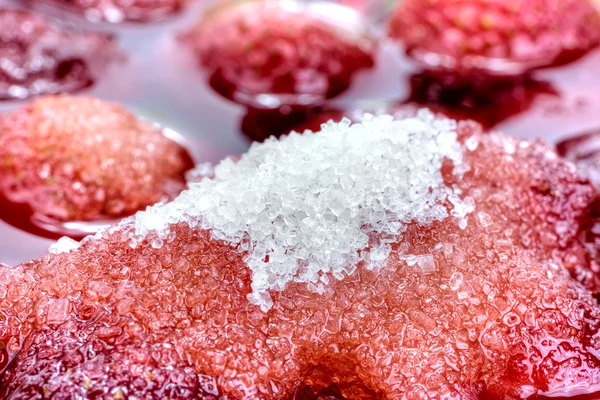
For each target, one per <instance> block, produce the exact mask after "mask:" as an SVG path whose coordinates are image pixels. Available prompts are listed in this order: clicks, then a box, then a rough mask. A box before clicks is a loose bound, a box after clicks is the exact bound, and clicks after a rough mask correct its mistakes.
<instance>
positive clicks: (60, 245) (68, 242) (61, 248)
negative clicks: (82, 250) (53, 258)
mask: <svg viewBox="0 0 600 400" xmlns="http://www.w3.org/2000/svg"><path fill="white" fill-rule="evenodd" d="M79 246H81V244H80V243H79V242H77V241H75V240H73V239H71V238H68V237H66V236H63V237H61V238H60V239H58V241H57V242H56V243H54V244H52V245H51V246H50V248H49V249H48V251H49V252H50V253H52V254H61V253H69V252H70V251H71V250H76V249H78V248H79Z"/></svg>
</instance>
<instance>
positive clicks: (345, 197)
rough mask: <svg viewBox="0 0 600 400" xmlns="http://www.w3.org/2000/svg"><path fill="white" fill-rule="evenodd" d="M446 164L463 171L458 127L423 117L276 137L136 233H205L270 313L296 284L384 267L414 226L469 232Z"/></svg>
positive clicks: (465, 205) (225, 165) (154, 211)
mask: <svg viewBox="0 0 600 400" xmlns="http://www.w3.org/2000/svg"><path fill="white" fill-rule="evenodd" d="M445 160H448V161H451V162H452V163H453V165H454V171H455V172H454V174H455V175H459V174H460V173H461V172H464V170H465V168H457V167H459V166H461V165H462V151H461V146H460V144H459V143H458V141H457V133H456V122H455V121H453V120H449V119H436V118H435V117H434V115H433V114H432V113H430V112H429V111H426V110H422V111H420V112H419V113H418V115H417V117H414V118H406V119H402V120H394V119H393V117H391V116H386V115H384V116H378V117H374V116H371V115H365V117H364V118H363V120H362V122H361V123H356V124H351V123H350V121H348V120H344V121H342V122H340V123H333V122H328V123H326V124H324V125H323V126H322V130H321V132H319V133H313V132H310V131H307V132H304V133H303V134H298V133H291V134H290V135H288V136H286V137H283V138H281V139H279V140H277V139H274V138H271V139H269V140H267V141H266V142H264V143H262V144H253V145H252V146H251V148H250V150H249V151H248V152H247V153H246V154H244V155H243V156H241V158H240V159H239V160H237V161H235V162H234V161H233V160H230V159H228V160H224V161H222V162H221V163H220V164H219V165H217V166H216V167H215V169H214V175H213V176H212V177H211V178H205V179H203V180H202V181H201V182H197V183H192V184H190V189H189V190H188V191H186V192H184V193H182V194H181V195H180V196H179V197H178V198H177V199H176V200H175V201H173V202H170V203H167V204H162V205H157V206H155V207H151V208H148V209H147V210H146V211H145V212H141V213H138V215H137V217H136V219H135V226H136V233H137V234H138V235H140V237H145V236H146V235H147V234H149V233H150V232H155V233H156V234H157V235H158V238H162V239H164V238H166V237H167V236H168V234H169V226H170V225H172V224H175V223H178V222H182V221H187V222H188V223H189V224H190V225H191V226H195V225H199V226H200V227H201V228H204V229H210V230H211V232H212V235H213V237H214V238H216V239H219V240H223V241H225V242H226V243H228V244H230V245H232V246H236V247H237V249H238V250H240V251H244V252H247V256H246V259H245V261H246V263H247V265H248V267H249V268H250V269H251V270H252V290H253V292H252V293H251V294H250V295H249V300H250V301H251V302H252V303H254V304H257V305H260V306H261V308H262V309H263V310H268V309H269V308H270V307H271V305H272V301H271V297H270V295H269V293H268V291H269V290H275V291H281V290H283V289H284V288H285V286H286V284H287V283H289V282H303V283H307V284H311V283H312V284H313V286H314V284H316V283H317V282H318V281H319V279H320V277H321V276H323V275H324V274H330V275H331V276H333V277H335V278H337V279H342V278H343V277H344V274H346V275H349V274H351V273H352V272H353V271H354V270H355V269H356V265H357V264H358V263H360V262H364V263H365V266H366V267H367V268H374V267H377V266H380V265H382V264H385V259H386V258H387V257H388V256H389V254H390V252H391V246H390V244H392V243H394V242H397V241H398V240H399V235H401V234H402V233H403V232H404V231H405V230H406V227H407V225H408V224H410V223H417V224H419V225H426V224H429V223H431V222H433V221H441V220H443V219H445V218H447V217H448V215H449V213H450V214H451V215H452V216H454V217H456V218H457V220H458V221H459V222H462V225H464V223H465V221H464V217H465V216H466V214H467V213H468V212H470V211H471V210H472V209H473V203H472V200H471V199H468V201H467V200H465V201H463V200H462V199H461V197H460V196H459V195H460V190H458V189H456V188H454V187H450V186H447V185H446V184H445V183H444V179H443V176H442V163H443V162H444V161H445ZM365 249H368V250H369V251H361V250H365Z"/></svg>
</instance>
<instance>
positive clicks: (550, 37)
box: [389, 0, 600, 75]
mask: <svg viewBox="0 0 600 400" xmlns="http://www.w3.org/2000/svg"><path fill="white" fill-rule="evenodd" d="M389 34H390V36H391V37H393V38H396V39H398V40H400V41H402V42H403V43H404V45H405V47H406V51H407V53H408V54H409V55H410V56H411V57H413V58H414V59H416V60H418V61H420V62H422V63H423V64H424V65H426V66H428V67H433V68H442V69H452V70H455V71H456V70H484V71H488V72H491V73H494V74H500V75H505V74H518V73H521V72H523V71H526V70H528V69H531V68H533V67H540V66H547V65H551V64H554V63H561V62H566V61H569V60H573V59H575V58H578V57H580V56H581V55H583V54H585V53H586V52H587V51H588V50H589V49H590V48H592V47H594V46H596V45H597V44H598V43H599V42H600V15H599V14H598V10H597V9H596V7H595V5H594V4H593V2H590V1H589V0H508V1H501V0H493V1H480V0H467V1H449V0H406V1H403V2H401V3H400V4H399V6H398V8H397V9H396V11H395V13H394V15H393V17H392V18H391V20H390V23H389Z"/></svg>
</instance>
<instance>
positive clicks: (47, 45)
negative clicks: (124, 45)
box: [0, 5, 121, 100]
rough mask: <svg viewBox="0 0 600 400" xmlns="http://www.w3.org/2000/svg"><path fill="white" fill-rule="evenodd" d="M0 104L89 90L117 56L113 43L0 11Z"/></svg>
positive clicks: (8, 10) (36, 18)
mask: <svg viewBox="0 0 600 400" xmlns="http://www.w3.org/2000/svg"><path fill="white" fill-rule="evenodd" d="M0 27H2V29H1V31H0V100H9V99H23V98H26V97H29V96H34V95H39V94H49V93H64V92H73V91H76V90H80V89H84V88H86V87H89V86H91V85H92V84H93V83H94V82H95V81H96V79H97V78H98V77H99V76H100V75H101V73H102V72H103V70H104V69H105V68H106V67H107V64H109V63H110V62H111V61H113V60H115V59H117V58H119V57H120V56H121V55H120V53H119V52H118V50H117V49H116V46H115V43H114V41H113V38H112V37H111V36H110V35H106V34H102V33H92V32H82V31H77V30H73V29H64V28H62V27H60V26H58V25H56V24H53V23H50V22H49V21H47V20H45V19H44V18H42V17H41V16H39V15H36V14H34V13H32V12H29V11H24V10H20V9H14V8H7V7H3V6H1V5H0Z"/></svg>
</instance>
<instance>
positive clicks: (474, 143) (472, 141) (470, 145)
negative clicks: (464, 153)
mask: <svg viewBox="0 0 600 400" xmlns="http://www.w3.org/2000/svg"><path fill="white" fill-rule="evenodd" d="M465 146H466V147H467V149H468V150H469V151H475V150H476V149H477V147H479V138H478V137H477V136H471V137H470V138H468V139H467V140H465Z"/></svg>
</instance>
